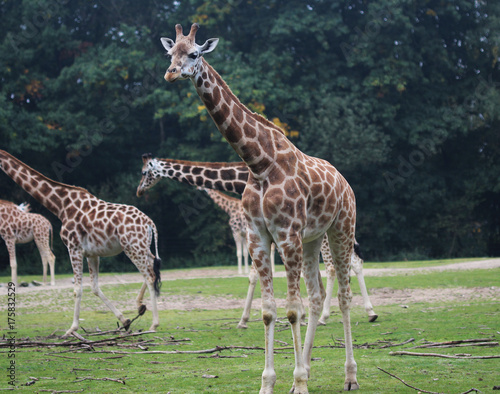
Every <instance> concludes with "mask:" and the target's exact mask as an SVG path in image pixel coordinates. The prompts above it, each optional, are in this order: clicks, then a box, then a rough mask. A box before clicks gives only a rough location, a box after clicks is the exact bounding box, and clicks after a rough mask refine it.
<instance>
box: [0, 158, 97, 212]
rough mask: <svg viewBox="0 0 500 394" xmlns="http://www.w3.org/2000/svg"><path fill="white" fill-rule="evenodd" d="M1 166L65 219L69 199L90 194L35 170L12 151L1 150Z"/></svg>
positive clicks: (18, 182) (40, 201)
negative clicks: (11, 152) (17, 157)
mask: <svg viewBox="0 0 500 394" xmlns="http://www.w3.org/2000/svg"><path fill="white" fill-rule="evenodd" d="M0 168H1V169H2V170H3V171H4V172H5V173H6V174H7V175H8V176H9V177H10V178H12V180H13V181H14V182H16V183H17V184H18V185H19V186H21V187H22V188H23V189H24V190H25V191H26V192H28V193H29V194H31V195H32V196H33V198H35V199H36V200H37V201H38V202H39V203H40V204H42V205H43V206H44V207H45V208H47V209H48V210H49V211H50V212H52V213H53V214H54V215H56V216H57V217H58V218H59V219H61V220H63V219H64V217H65V213H66V208H67V206H68V204H69V199H68V200H66V199H67V198H68V197H71V199H72V200H73V199H75V198H76V197H77V196H78V195H80V194H83V193H85V194H89V193H88V192H87V191H86V190H85V189H82V188H79V187H76V186H69V185H65V184H63V183H58V182H55V181H53V180H52V179H49V178H47V177H46V176H44V175H42V174H40V173H39V172H38V171H35V170H34V169H32V168H31V167H29V166H27V165H26V164H24V163H23V162H22V161H20V160H18V159H16V158H15V157H14V156H12V155H11V154H10V153H7V152H5V151H3V150H0Z"/></svg>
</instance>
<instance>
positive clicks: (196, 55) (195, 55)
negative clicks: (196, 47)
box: [188, 52, 198, 59]
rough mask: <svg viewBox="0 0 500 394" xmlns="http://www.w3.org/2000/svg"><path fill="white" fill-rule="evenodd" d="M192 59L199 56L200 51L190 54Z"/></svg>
mask: <svg viewBox="0 0 500 394" xmlns="http://www.w3.org/2000/svg"><path fill="white" fill-rule="evenodd" d="M188 57H189V58H190V59H196V58H197V57H198V52H193V53H190V54H189V55H188Z"/></svg>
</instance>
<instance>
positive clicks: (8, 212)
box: [0, 200, 56, 286]
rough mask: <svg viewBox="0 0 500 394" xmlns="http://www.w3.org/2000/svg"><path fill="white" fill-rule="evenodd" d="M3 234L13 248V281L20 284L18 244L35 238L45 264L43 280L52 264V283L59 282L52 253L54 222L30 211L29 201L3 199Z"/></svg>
mask: <svg viewBox="0 0 500 394" xmlns="http://www.w3.org/2000/svg"><path fill="white" fill-rule="evenodd" d="M0 237H2V238H3V240H4V241H5V245H6V246H7V250H8V252H9V259H10V269H11V278H12V282H13V283H14V284H15V285H16V286H17V259H16V244H24V243H28V242H31V241H35V244H36V246H37V248H38V251H39V252H40V257H41V258H42V267H43V284H46V283H47V265H48V266H49V267H50V284H51V285H52V286H55V284H56V280H55V274H54V265H55V261H56V257H55V256H54V253H52V248H51V244H52V242H49V240H50V241H52V237H53V230H52V225H51V224H50V222H49V221H48V220H47V219H46V218H45V217H43V216H42V215H39V214H37V213H30V212H29V207H28V206H26V205H19V206H18V205H16V204H14V203H13V202H10V201H5V200H0Z"/></svg>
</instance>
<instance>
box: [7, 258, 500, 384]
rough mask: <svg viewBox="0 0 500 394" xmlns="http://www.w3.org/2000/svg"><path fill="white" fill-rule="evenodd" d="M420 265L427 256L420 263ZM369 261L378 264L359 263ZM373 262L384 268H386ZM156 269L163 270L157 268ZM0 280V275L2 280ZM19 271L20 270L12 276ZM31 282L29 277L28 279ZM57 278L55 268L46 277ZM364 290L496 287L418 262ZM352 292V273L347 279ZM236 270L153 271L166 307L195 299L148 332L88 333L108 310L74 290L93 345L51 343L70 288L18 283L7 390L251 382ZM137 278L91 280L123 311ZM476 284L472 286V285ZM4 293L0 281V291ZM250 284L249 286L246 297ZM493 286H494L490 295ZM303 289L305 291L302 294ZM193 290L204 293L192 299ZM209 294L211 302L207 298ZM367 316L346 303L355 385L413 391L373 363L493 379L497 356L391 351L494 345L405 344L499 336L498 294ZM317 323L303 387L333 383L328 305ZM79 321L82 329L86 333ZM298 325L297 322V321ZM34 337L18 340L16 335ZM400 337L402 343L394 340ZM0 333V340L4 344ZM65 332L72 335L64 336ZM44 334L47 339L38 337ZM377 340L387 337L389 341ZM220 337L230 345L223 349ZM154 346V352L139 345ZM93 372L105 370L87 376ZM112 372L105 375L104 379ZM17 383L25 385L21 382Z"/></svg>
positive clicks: (164, 313)
mask: <svg viewBox="0 0 500 394" xmlns="http://www.w3.org/2000/svg"><path fill="white" fill-rule="evenodd" d="M456 262H457V261H440V262H434V264H436V265H437V264H454V263H456ZM415 264H416V263H408V262H402V263H398V264H397V267H398V268H405V267H412V266H415ZM422 264H423V266H426V267H427V266H432V265H433V263H429V262H424V263H422ZM368 266H369V267H370V268H374V267H377V266H378V265H375V266H371V265H367V267H368ZM390 266H391V265H390V264H384V267H390ZM163 275H164V277H166V276H168V275H169V271H164V272H163ZM8 279H9V278H5V277H4V278H0V282H3V283H5V282H7V281H8ZM24 279H25V280H28V279H30V278H24ZM37 280H38V278H37ZM56 280H57V278H56ZM366 281H367V285H368V288H369V289H370V290H371V291H373V292H376V291H377V289H382V288H383V289H393V290H398V289H405V290H407V291H412V290H417V289H424V290H426V289H427V290H428V291H429V292H431V291H434V292H435V291H436V289H445V288H457V289H458V288H469V289H484V288H492V287H496V288H498V287H500V269H490V270H470V271H446V272H440V273H433V272H427V271H426V273H420V274H414V275H408V274H404V275H395V276H388V277H378V276H377V277H367V278H366ZM352 284H353V291H354V292H355V293H359V288H358V286H357V281H356V279H353V280H352ZM246 286H247V279H246V278H241V277H234V278H224V279H223V278H220V279H184V280H174V281H165V282H164V285H163V288H162V296H161V301H162V303H166V305H168V302H169V299H173V298H174V297H196V298H197V299H198V300H201V303H199V304H200V307H199V308H197V309H194V310H189V311H188V310H182V309H178V310H170V309H166V308H165V309H163V310H161V311H160V323H161V325H160V327H159V328H158V331H157V332H156V333H150V334H144V335H140V336H135V337H128V338H122V339H119V340H112V339H113V338H115V337H117V336H118V334H106V335H98V336H93V335H90V332H91V331H95V330H96V327H99V329H100V330H103V331H104V330H112V329H114V328H116V319H115V318H114V316H113V315H112V313H111V312H110V311H109V310H107V309H106V307H105V306H104V305H103V304H102V302H101V301H100V300H99V299H98V298H97V297H95V296H94V295H92V294H91V292H90V289H89V288H88V287H86V288H85V291H84V294H83V301H82V313H81V316H80V317H81V322H80V323H81V329H80V330H79V333H80V334H81V335H83V336H84V337H85V338H86V339H89V340H92V341H98V340H102V339H108V340H109V341H108V342H107V345H106V344H103V343H96V344H94V345H93V346H86V347H82V346H76V345H75V346H71V347H70V346H55V344H61V343H62V342H63V340H62V339H60V338H59V337H58V335H61V334H63V333H64V332H65V330H66V329H68V328H69V326H70V325H71V320H72V313H73V297H72V289H70V288H67V289H66V288H65V289H57V290H45V289H44V290H43V291H36V292H35V291H31V292H24V293H23V289H18V291H17V295H16V320H15V332H16V334H15V336H16V340H17V342H18V343H19V345H18V346H17V348H16V352H15V356H16V357H15V360H16V379H17V382H16V384H17V390H19V391H21V392H51V391H62V390H68V392H84V393H112V392H152V393H168V392H171V393H249V392H257V391H258V390H259V387H260V375H261V373H262V369H263V366H264V356H263V351H262V348H263V346H264V335H263V324H262V322H261V320H260V311H259V310H257V309H255V310H253V311H252V316H251V319H252V320H251V321H250V322H249V328H248V329H247V330H238V329H236V324H237V322H238V320H239V318H240V314H241V309H240V308H239V305H240V304H241V299H243V298H244V297H245V295H246V290H247V288H246ZM139 288H140V284H125V285H103V286H102V290H103V292H104V293H105V294H106V295H107V296H108V297H109V298H110V299H111V300H113V301H114V302H116V303H117V304H118V305H126V306H127V307H125V308H124V313H126V315H127V316H129V317H133V316H135V310H134V305H135V303H134V298H135V295H136V294H137V291H138V289H139ZM285 291H286V282H285V279H283V278H277V279H276V280H275V294H276V297H277V298H283V297H284V294H285ZM479 293H480V292H479V290H478V294H479ZM2 294H5V291H4V292H3V293H2ZM258 294H259V289H257V291H256V295H258ZM495 294H498V292H497V293H495ZM304 296H305V294H304ZM2 297H3V298H5V301H4V302H2V303H1V306H0V310H1V312H0V328H1V329H2V334H4V335H5V336H7V332H8V326H7V310H6V305H7V296H6V295H2ZM218 297H226V298H227V297H230V298H232V299H235V300H236V301H237V302H238V304H237V305H236V306H235V308H234V309H225V310H213V308H214V307H216V303H217V299H218ZM203 300H206V304H205V306H204V304H203ZM214 304H215V306H214ZM374 307H375V310H376V312H377V313H378V314H379V319H378V320H377V321H376V322H375V323H368V320H367V317H366V315H365V312H364V310H363V309H362V308H361V307H354V308H353V310H352V313H351V316H352V330H353V339H354V344H355V347H356V349H355V353H354V355H355V358H356V361H357V363H358V381H359V383H360V386H361V390H362V391H363V392H366V393H387V392H397V393H407V392H408V393H410V392H416V391H415V390H414V389H412V388H409V387H406V386H404V385H403V383H401V382H400V381H398V380H396V379H394V378H392V377H390V376H389V375H387V374H385V373H384V372H382V371H380V370H379V369H378V367H379V368H382V369H384V370H386V371H388V372H390V373H392V374H394V375H396V376H398V377H400V378H401V379H403V380H405V381H406V382H407V383H408V384H410V385H412V386H414V387H417V388H419V389H423V390H427V391H429V392H443V393H463V392H465V391H467V390H469V389H471V388H476V389H478V390H481V391H482V392H490V391H492V389H493V387H494V386H500V373H499V371H500V359H499V358H496V359H495V358H493V359H470V358H463V359H454V358H438V357H422V356H418V357H417V356H396V355H391V352H395V351H402V350H405V351H410V352H419V353H439V354H442V355H457V354H468V355H471V356H481V357H485V356H494V355H500V348H499V347H498V346H497V347H490V346H467V347H450V348H438V349H434V348H424V349H410V348H412V347H414V346H419V345H423V344H426V343H427V342H444V341H463V340H468V339H484V340H485V341H494V342H498V339H499V338H500V299H499V298H498V297H496V296H495V297H484V296H483V297H479V296H478V297H468V298H464V299H463V300H459V301H456V300H454V301H453V302H450V301H442V302H439V303H428V302H418V303H412V302H410V301H406V305H404V307H402V305H401V303H399V302H398V301H397V300H395V301H394V302H393V303H391V302H390V301H389V302H384V305H374ZM332 309H333V311H334V312H333V313H332V316H331V317H330V320H329V322H328V324H327V325H326V326H321V327H319V328H318V332H317V335H316V341H315V349H314V351H313V362H312V376H311V378H310V380H309V392H310V393H335V392H341V391H342V387H343V380H344V372H343V365H344V361H345V353H344V349H343V348H342V346H341V343H342V340H343V330H342V324H341V318H340V314H339V313H338V311H337V308H336V303H335V302H334V303H333V308H332ZM278 314H279V316H280V322H279V324H278V330H277V332H276V337H275V339H276V341H277V342H276V343H275V346H276V355H275V368H276V373H277V375H278V380H277V383H276V387H275V392H276V393H286V392H288V390H289V388H290V387H291V384H292V373H293V367H294V357H293V350H292V349H291V344H292V339H291V332H290V329H289V326H288V324H287V322H286V319H285V318H284V316H285V312H284V309H279V313H278ZM150 324H151V313H150V312H146V314H145V315H144V316H143V317H141V318H139V319H138V320H137V321H135V322H134V323H133V325H132V330H133V332H137V331H138V330H143V331H145V330H147V329H148V328H149V326H150ZM84 329H85V330H86V331H87V332H88V333H86V332H85V331H84ZM302 331H303V335H304V334H305V328H303V330H302ZM26 338H29V341H39V342H43V343H44V344H45V345H36V346H33V347H30V348H26V347H23V346H21V344H20V342H22V341H23V340H26ZM411 339H413V340H412V341H411V342H408V343H407V344H405V345H398V344H400V343H403V342H406V341H409V340H411ZM5 342H6V341H5V340H4V341H1V342H0V343H4V344H5ZM73 342H74V343H75V344H76V343H78V342H79V341H78V340H77V339H76V338H75V339H74V340H73ZM47 343H52V344H54V345H53V346H47V345H46V344H47ZM388 345H396V346H390V347H388ZM216 346H220V347H222V348H223V349H222V350H220V351H215V352H208V351H207V352H206V353H198V354H197V353H183V352H186V351H200V350H207V349H213V348H215V347H216ZM229 347H232V348H229ZM0 351H1V353H0V366H1V367H2V374H1V378H0V389H8V388H10V386H9V385H8V384H7V382H8V379H7V375H6V373H5V371H6V369H5V368H6V367H7V365H8V363H9V361H10V359H9V358H8V354H9V353H8V348H5V347H3V348H2V349H0ZM151 351H162V352H165V353H166V354H154V353H147V352H151ZM85 378H99V379H105V380H90V379H85ZM108 379H112V380H108ZM27 384H29V385H27Z"/></svg>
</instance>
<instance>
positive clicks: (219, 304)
mask: <svg viewBox="0 0 500 394" xmlns="http://www.w3.org/2000/svg"><path fill="white" fill-rule="evenodd" d="M499 267H500V259H491V260H481V261H470V262H463V263H455V264H448V265H442V266H435V267H425V268H398V269H390V268H371V269H365V270H364V274H365V276H366V277H370V276H389V275H398V274H399V275H401V274H408V275H411V274H416V273H424V272H426V271H449V270H452V271H453V270H470V269H492V268H499ZM238 276H241V275H238V274H236V273H235V271H234V270H232V269H225V268H221V269H203V268H200V269H194V270H174V271H166V272H164V273H163V278H162V279H163V281H164V282H166V281H170V280H177V279H195V278H221V277H238ZM275 276H276V277H283V276H284V272H278V273H276V275H275ZM141 280H142V277H141V275H140V274H138V273H126V274H116V275H106V276H101V277H100V278H99V283H100V284H101V285H103V284H120V283H140V282H141ZM84 286H85V287H88V286H90V283H89V278H88V277H84ZM368 286H369V284H368ZM72 287H73V284H72V282H71V278H65V279H60V280H57V281H56V286H40V287H27V288H19V289H18V296H20V298H21V297H22V294H27V295H28V294H29V295H30V296H31V297H27V299H25V302H23V304H24V305H23V306H24V307H28V308H29V307H30V306H32V305H37V306H41V307H42V308H47V309H49V310H61V307H62V308H63V309H66V308H69V309H72V308H73V305H72V302H71V303H70V304H68V305H67V306H66V305H65V306H62V305H60V304H59V305H57V303H54V302H52V301H51V300H54V299H60V297H61V296H63V295H64V296H67V294H68V290H69V289H72ZM369 291H370V299H371V301H372V304H373V305H374V306H375V307H376V306H377V305H394V304H400V305H402V306H404V305H410V304H415V303H420V302H422V303H424V302H426V303H427V302H443V301H449V302H459V301H462V302H463V301H469V300H474V299H477V298H488V299H489V300H500V288H498V287H476V288H463V287H455V288H440V289H404V290H395V289H390V288H379V289H371V290H369ZM46 292H51V294H48V293H46ZM36 293H39V294H40V295H41V297H36V296H35V294H36ZM3 294H7V289H6V287H1V288H0V295H3ZM33 296H35V297H33ZM126 298H127V300H123V301H115V303H116V306H117V307H118V308H121V309H124V310H127V309H128V310H130V309H132V308H134V305H135V302H134V301H133V300H134V299H135V294H130V293H129V294H128V295H127V297H126ZM129 298H130V299H129ZM148 299H149V297H148V296H147V294H146V298H145V301H148ZM71 301H72V300H71ZM95 301H96V302H92V303H91V304H92V308H93V310H101V309H102V310H103V311H105V310H107V308H106V306H105V305H104V304H102V303H101V302H99V301H98V300H97V298H96V299H95ZM260 301H261V300H260V295H259V294H256V298H255V299H254V301H253V303H252V308H254V309H260V306H261V305H260ZM276 303H277V306H278V307H279V308H282V307H284V306H285V300H284V299H277V300H276ZM304 303H305V305H307V299H305V300H304ZM336 303H337V300H336V298H334V299H333V301H332V306H333V307H335V305H336ZM243 304H244V300H243V299H238V298H226V297H213V296H211V297H204V296H196V295H190V296H178V295H168V296H160V298H159V305H158V306H159V308H160V310H186V311H189V310H194V309H207V310H213V309H239V308H243ZM353 306H359V307H363V300H362V298H361V296H360V295H355V296H354V298H353ZM82 308H83V309H85V305H82ZM2 309H5V308H4V305H1V306H0V310H2Z"/></svg>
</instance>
